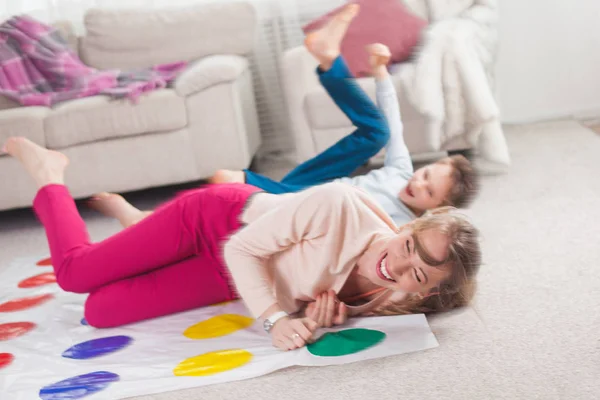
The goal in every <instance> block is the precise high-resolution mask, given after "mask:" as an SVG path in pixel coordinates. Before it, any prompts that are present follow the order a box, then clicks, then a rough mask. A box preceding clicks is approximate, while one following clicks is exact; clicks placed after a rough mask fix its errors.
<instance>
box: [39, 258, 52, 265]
mask: <svg viewBox="0 0 600 400" xmlns="http://www.w3.org/2000/svg"><path fill="white" fill-rule="evenodd" d="M35 265H37V266H38V267H47V266H48V265H52V260H51V259H50V257H48V258H44V259H43V260H40V261H38V262H36V263H35Z"/></svg>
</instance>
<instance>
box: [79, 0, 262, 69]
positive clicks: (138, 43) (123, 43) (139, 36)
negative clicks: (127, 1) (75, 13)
mask: <svg viewBox="0 0 600 400" xmlns="http://www.w3.org/2000/svg"><path fill="white" fill-rule="evenodd" d="M84 23H85V28H86V31H87V34H86V36H84V37H83V38H81V40H80V56H81V59H82V60H83V61H84V62H85V63H86V64H88V65H90V66H92V67H95V68H99V69H111V68H143V67H150V66H152V65H156V64H162V63H170V62H177V61H192V60H197V59H199V58H202V57H205V56H208V55H213V54H235V55H248V54H250V53H251V52H252V49H253V47H254V39H255V37H254V35H255V29H256V15H255V10H254V7H253V6H252V5H251V4H249V3H246V2H221V3H214V4H200V5H197V6H193V7H189V8H170V9H160V10H153V11H140V10H99V9H93V10H90V11H88V12H87V13H86V15H85V19H84Z"/></svg>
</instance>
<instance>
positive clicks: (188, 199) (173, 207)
mask: <svg viewBox="0 0 600 400" xmlns="http://www.w3.org/2000/svg"><path fill="white" fill-rule="evenodd" d="M6 150H7V152H8V153H9V154H10V155H12V156H14V157H16V158H18V159H19V161H21V163H22V164H23V166H24V167H25V169H26V170H27V171H28V172H29V173H30V174H31V175H32V177H33V178H34V180H35V181H36V183H37V184H38V187H40V189H39V191H38V194H37V196H36V198H35V201H34V209H35V211H36V213H37V215H38V217H39V219H40V220H41V222H42V224H43V225H44V228H45V229H46V235H47V237H48V244H49V246H50V255H51V258H52V265H53V267H54V271H55V274H56V278H57V283H58V284H59V285H60V286H61V287H62V288H63V289H64V290H66V291H71V292H76V293H88V292H91V291H93V290H95V289H97V288H99V287H100V286H104V285H106V284H108V283H110V282H115V281H118V280H121V279H126V278H128V277H131V276H135V275H140V274H143V273H146V272H149V271H152V270H154V269H156V268H159V267H162V266H165V265H170V264H173V263H175V262H177V261H181V260H183V259H186V258H188V257H190V256H192V255H197V254H199V252H200V251H201V250H202V249H203V247H205V245H206V238H205V237H204V236H205V235H204V233H207V234H208V235H207V236H208V237H211V234H212V233H213V231H215V229H216V227H214V223H215V221H211V220H209V221H207V218H205V214H204V210H203V208H204V204H203V203H206V202H210V203H211V207H212V208H213V210H212V211H214V208H215V204H212V203H219V201H218V200H219V199H216V200H215V196H210V195H208V196H207V195H206V189H198V190H196V191H191V192H188V193H186V194H185V195H182V196H179V197H177V198H176V199H174V200H172V201H171V202H169V203H167V204H165V205H164V206H162V207H160V208H159V209H158V210H157V211H156V212H155V213H153V214H152V215H151V216H150V217H148V218H146V219H144V220H143V221H141V222H140V223H138V224H136V225H133V226H132V227H130V228H128V229H125V230H123V231H121V232H119V233H118V234H116V235H114V236H111V237H109V238H108V239H106V240H103V241H102V242H99V243H93V244H92V243H91V242H90V238H89V235H88V232H87V229H86V226H85V223H84V222H83V220H82V219H81V217H80V215H79V213H78V211H77V208H76V206H75V202H74V201H73V198H72V197H71V195H70V194H69V191H68V189H67V188H66V187H65V186H64V185H63V184H62V182H63V176H64V169H65V167H66V165H67V162H66V158H65V157H64V156H63V155H61V154H60V153H57V152H53V151H49V150H46V149H44V148H42V147H40V146H38V145H36V144H35V143H32V142H31V141H29V140H27V139H25V138H10V139H9V140H8V141H7V143H6ZM224 214H225V215H222V216H220V217H219V218H221V219H222V220H223V221H225V220H226V219H227V218H228V217H230V216H228V215H227V213H224Z"/></svg>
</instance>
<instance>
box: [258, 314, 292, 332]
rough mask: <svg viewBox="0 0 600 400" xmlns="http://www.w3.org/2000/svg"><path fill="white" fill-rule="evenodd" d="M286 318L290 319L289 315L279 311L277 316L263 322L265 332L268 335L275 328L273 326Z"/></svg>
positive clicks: (274, 315)
mask: <svg viewBox="0 0 600 400" xmlns="http://www.w3.org/2000/svg"><path fill="white" fill-rule="evenodd" d="M285 317H289V314H288V313H286V312H285V311H278V312H276V313H275V314H273V315H271V316H270V317H269V318H267V319H265V321H264V322H263V328H265V331H266V332H267V333H268V332H270V331H271V329H272V328H273V325H275V322H277V321H279V320H280V319H281V318H285Z"/></svg>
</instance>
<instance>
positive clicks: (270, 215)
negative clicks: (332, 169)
mask: <svg viewBox="0 0 600 400" xmlns="http://www.w3.org/2000/svg"><path fill="white" fill-rule="evenodd" d="M242 221H243V222H244V223H246V224H247V226H245V227H244V228H242V229H241V230H240V231H238V232H237V233H236V234H235V235H233V236H232V237H231V238H230V240H229V241H228V242H227V243H226V244H225V261H226V263H227V266H228V268H229V271H230V272H231V275H232V276H233V279H234V282H235V284H236V287H237V289H238V291H239V293H240V295H241V297H242V299H243V300H244V301H245V303H246V305H247V306H248V308H249V309H250V312H251V313H252V314H253V315H254V316H255V317H257V318H258V317H259V316H260V315H262V314H263V313H264V312H265V311H266V310H267V308H269V307H270V306H272V305H273V304H275V303H278V304H279V306H280V307H281V308H283V309H284V310H285V311H287V312H288V313H294V312H297V311H299V310H300V308H301V307H302V305H303V303H304V302H309V301H313V300H314V299H315V298H316V296H317V295H319V294H321V293H322V292H324V291H326V290H329V289H333V290H334V291H335V292H336V293H339V291H340V290H341V289H342V287H343V286H344V283H345V282H346V280H347V279H348V276H349V275H350V273H351V272H352V270H353V269H354V267H355V266H356V262H357V261H358V259H359V257H360V256H361V255H362V254H363V253H364V252H365V250H366V249H367V248H368V247H369V245H370V244H371V243H372V242H373V241H374V240H375V239H376V238H380V237H382V235H386V236H388V235H391V234H393V233H394V231H395V230H396V227H395V225H394V222H393V221H392V219H391V218H390V217H389V216H388V215H387V214H385V212H384V211H383V210H382V209H381V208H380V207H379V206H378V205H377V204H376V203H375V202H374V200H373V199H372V198H371V197H370V196H369V195H368V194H366V193H365V192H363V191H361V190H360V189H357V188H354V187H352V186H350V185H346V184H343V183H329V184H326V185H320V186H317V187H314V188H311V189H308V190H305V191H303V192H300V193H294V194H286V195H272V194H266V193H260V194H258V195H255V196H254V197H253V198H252V200H251V201H250V203H249V204H248V206H247V208H246V211H245V212H244V214H243V215H242Z"/></svg>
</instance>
